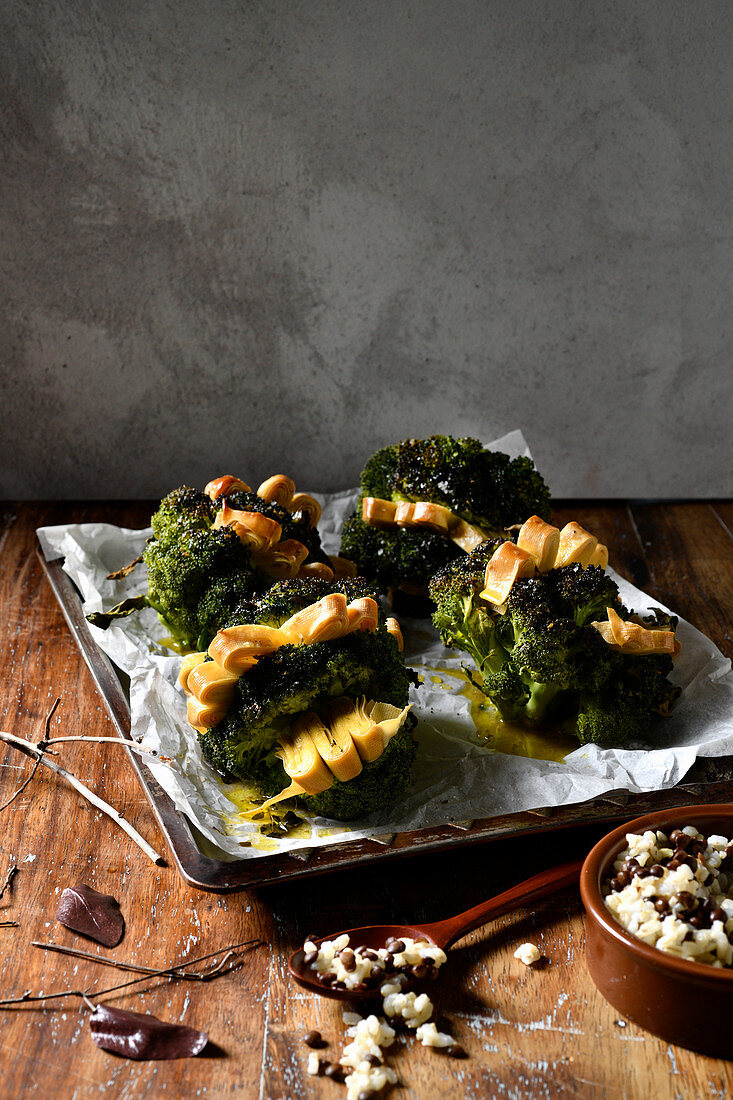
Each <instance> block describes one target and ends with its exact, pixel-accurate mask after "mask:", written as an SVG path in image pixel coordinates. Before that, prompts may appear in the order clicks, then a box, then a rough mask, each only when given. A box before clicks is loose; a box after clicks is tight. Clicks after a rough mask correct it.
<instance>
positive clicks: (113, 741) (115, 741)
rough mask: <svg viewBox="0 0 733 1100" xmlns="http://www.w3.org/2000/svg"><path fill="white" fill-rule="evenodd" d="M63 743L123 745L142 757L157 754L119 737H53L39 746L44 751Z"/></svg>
mask: <svg viewBox="0 0 733 1100" xmlns="http://www.w3.org/2000/svg"><path fill="white" fill-rule="evenodd" d="M64 741H96V742H97V743H99V742H102V743H103V744H106V745H124V747H125V748H126V749H129V750H130V751H131V752H139V753H141V754H142V755H143V756H157V754H158V752H157V749H145V748H143V746H142V745H138V743H137V741H128V740H127V739H126V738H124V739H123V738H121V737H53V738H52V739H51V740H50V741H43V742H39V744H40V745H41V748H43V749H44V750H45V749H46V748H47V747H48V745H60V744H62V742H64Z"/></svg>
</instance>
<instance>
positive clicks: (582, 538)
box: [555, 520, 598, 569]
mask: <svg viewBox="0 0 733 1100" xmlns="http://www.w3.org/2000/svg"><path fill="white" fill-rule="evenodd" d="M597 547H598V539H597V538H596V537H595V535H591V534H590V533H589V532H588V531H586V530H585V528H583V527H581V526H580V524H579V523H576V522H575V520H573V521H572V522H571V523H566V524H565V526H564V527H563V529H562V531H561V532H560V545H559V547H558V551H557V557H556V558H555V568H556V569H558V568H559V567H560V566H561V565H573V564H574V563H575V562H578V563H579V564H580V565H582V566H584V567H585V566H586V565H590V561H591V558H592V557H593V554H594V553H595V551H596V548H597Z"/></svg>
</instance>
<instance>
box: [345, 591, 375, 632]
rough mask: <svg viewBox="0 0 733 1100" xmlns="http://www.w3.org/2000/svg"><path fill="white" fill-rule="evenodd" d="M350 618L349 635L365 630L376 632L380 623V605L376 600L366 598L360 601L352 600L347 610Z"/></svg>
mask: <svg viewBox="0 0 733 1100" xmlns="http://www.w3.org/2000/svg"><path fill="white" fill-rule="evenodd" d="M346 614H347V615H348V617H349V634H354V633H356V632H359V631H363V630H376V629H377V623H378V622H379V605H378V604H377V602H376V600H373V599H371V597H369V596H364V597H363V598H362V599H359V600H352V601H351V603H350V604H349V605H348V607H347V608H346Z"/></svg>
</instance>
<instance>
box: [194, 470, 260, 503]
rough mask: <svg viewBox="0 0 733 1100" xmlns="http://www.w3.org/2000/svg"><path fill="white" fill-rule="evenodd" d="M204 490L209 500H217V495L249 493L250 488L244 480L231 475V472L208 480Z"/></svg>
mask: <svg viewBox="0 0 733 1100" xmlns="http://www.w3.org/2000/svg"><path fill="white" fill-rule="evenodd" d="M204 492H205V493H206V496H207V497H209V499H210V500H218V499H219V497H223V496H227V495H228V494H229V493H251V492H252V490H251V489H250V487H249V485H247V483H246V482H245V481H240V480H239V478H238V477H232V475H231V474H224V475H223V476H222V477H215V478H214V480H213V481H210V482H209V484H208V485H207V486H206V488H205V489H204Z"/></svg>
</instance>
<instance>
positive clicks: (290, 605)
mask: <svg viewBox="0 0 733 1100" xmlns="http://www.w3.org/2000/svg"><path fill="white" fill-rule="evenodd" d="M329 592H343V593H344V595H345V596H346V598H347V600H349V601H351V600H357V599H361V598H362V597H364V596H371V597H372V599H374V600H376V599H377V598H378V592H377V591H376V588H375V585H374V584H373V583H372V582H370V581H367V580H365V579H364V577H345V578H343V579H342V580H340V581H327V580H323V579H322V578H321V577H307V578H300V577H295V578H293V579H292V580H287V581H278V582H277V584H274V585H273V586H272V588H270V589H269V590H268V591H267V592H265V593H263V595H261V596H260V597H259V599H258V600H257V603H256V605H255V606H254V607H253V608H252V610H251V612H249V614H250V615H251V618H248V617H247V611H246V610H245V609H238V611H237V612H236V613H235V616H233V617H232V624H233V623H234V622H235V619H236V614H239V615H240V616H241V617H240V618H239V620H238V621H239V622H257V623H262V624H263V625H265V626H282V624H283V623H284V622H285V620H286V619H289V618H290V616H291V615H294V614H295V613H296V611H302V609H303V608H304V607H308V606H309V605H310V604H312V603H316V601H317V600H320V599H322V598H323V596H327V595H328V593H329Z"/></svg>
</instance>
